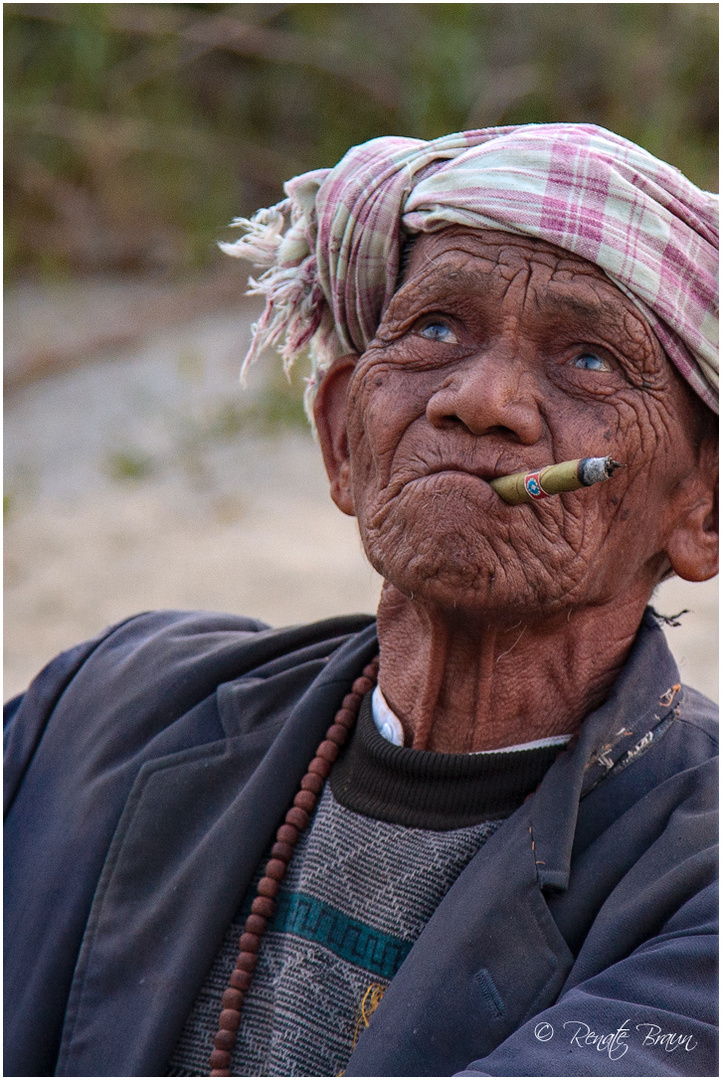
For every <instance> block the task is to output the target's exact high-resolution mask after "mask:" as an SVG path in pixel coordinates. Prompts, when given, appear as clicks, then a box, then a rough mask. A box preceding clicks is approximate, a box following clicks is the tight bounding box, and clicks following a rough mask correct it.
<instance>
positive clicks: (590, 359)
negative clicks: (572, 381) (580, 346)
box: [573, 353, 609, 371]
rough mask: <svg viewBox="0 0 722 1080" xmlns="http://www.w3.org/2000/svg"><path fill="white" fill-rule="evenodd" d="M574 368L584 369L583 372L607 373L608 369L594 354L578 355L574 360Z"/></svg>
mask: <svg viewBox="0 0 722 1080" xmlns="http://www.w3.org/2000/svg"><path fill="white" fill-rule="evenodd" d="M573 364H574V367H578V368H584V369H585V371H609V368H608V367H607V365H606V364H605V363H604V361H603V360H601V359H600V358H599V357H598V356H597V354H596V353H580V354H579V356H577V357H575V358H574V361H573Z"/></svg>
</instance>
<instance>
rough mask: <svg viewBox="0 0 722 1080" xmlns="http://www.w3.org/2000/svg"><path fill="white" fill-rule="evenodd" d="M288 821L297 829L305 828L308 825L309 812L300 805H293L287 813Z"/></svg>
mask: <svg viewBox="0 0 722 1080" xmlns="http://www.w3.org/2000/svg"><path fill="white" fill-rule="evenodd" d="M286 821H287V822H288V823H289V825H295V826H296V828H297V829H305V828H306V826H307V825H308V814H307V813H306V811H305V810H302V809H301V807H300V806H292V807H291V809H290V810H289V811H288V812H287V814H286Z"/></svg>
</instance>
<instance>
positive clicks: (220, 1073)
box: [209, 1069, 231, 1076]
mask: <svg viewBox="0 0 722 1080" xmlns="http://www.w3.org/2000/svg"><path fill="white" fill-rule="evenodd" d="M209 1075H210V1076H230V1075H231V1070H230V1069H211V1071H210V1073H209Z"/></svg>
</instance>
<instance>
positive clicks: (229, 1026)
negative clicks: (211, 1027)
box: [218, 1009, 241, 1031]
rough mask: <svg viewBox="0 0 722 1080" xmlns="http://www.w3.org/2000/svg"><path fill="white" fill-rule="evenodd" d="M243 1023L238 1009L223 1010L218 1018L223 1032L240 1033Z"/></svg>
mask: <svg viewBox="0 0 722 1080" xmlns="http://www.w3.org/2000/svg"><path fill="white" fill-rule="evenodd" d="M240 1023H241V1014H240V1013H239V1011H238V1009H223V1011H222V1012H221V1015H220V1016H219V1017H218V1027H219V1028H220V1029H221V1031H238V1027H239V1025H240Z"/></svg>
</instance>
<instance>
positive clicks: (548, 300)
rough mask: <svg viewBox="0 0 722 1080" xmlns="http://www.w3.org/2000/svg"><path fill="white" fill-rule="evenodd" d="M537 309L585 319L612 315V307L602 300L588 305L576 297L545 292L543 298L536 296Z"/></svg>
mask: <svg viewBox="0 0 722 1080" xmlns="http://www.w3.org/2000/svg"><path fill="white" fill-rule="evenodd" d="M537 307H538V308H539V309H540V310H542V311H543V310H544V309H545V308H551V309H554V310H555V311H573V312H574V314H575V315H579V316H581V317H582V318H585V319H598V318H599V316H600V315H611V314H613V307H612V305H611V304H609V303H607V302H606V301H604V300H600V301H598V302H596V303H594V302H592V303H589V302H588V301H586V300H580V299H579V298H578V297H576V296H569V295H564V294H563V293H562V294H561V295H560V293H559V292H552V293H550V292H547V293H545V294H544V296H543V297H539V296H537Z"/></svg>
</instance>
